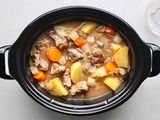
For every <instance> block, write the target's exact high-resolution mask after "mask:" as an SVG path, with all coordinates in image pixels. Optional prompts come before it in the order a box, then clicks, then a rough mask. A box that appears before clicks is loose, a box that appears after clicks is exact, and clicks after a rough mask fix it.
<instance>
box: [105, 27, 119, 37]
mask: <svg viewBox="0 0 160 120" xmlns="http://www.w3.org/2000/svg"><path fill="white" fill-rule="evenodd" d="M104 32H105V33H107V34H109V35H112V36H114V35H116V32H115V31H114V29H113V28H111V27H110V26H106V28H105V30H104Z"/></svg>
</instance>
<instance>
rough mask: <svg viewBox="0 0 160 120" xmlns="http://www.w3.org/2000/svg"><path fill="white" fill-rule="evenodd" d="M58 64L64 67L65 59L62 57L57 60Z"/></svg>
mask: <svg viewBox="0 0 160 120" xmlns="http://www.w3.org/2000/svg"><path fill="white" fill-rule="evenodd" d="M58 63H59V64H61V65H65V64H66V59H65V57H64V56H62V57H61V58H60V59H59V61H58Z"/></svg>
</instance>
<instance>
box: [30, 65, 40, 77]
mask: <svg viewBox="0 0 160 120" xmlns="http://www.w3.org/2000/svg"><path fill="white" fill-rule="evenodd" d="M30 71H31V73H32V74H33V75H36V74H37V73H38V72H39V70H38V68H37V67H36V66H35V65H31V66H30Z"/></svg>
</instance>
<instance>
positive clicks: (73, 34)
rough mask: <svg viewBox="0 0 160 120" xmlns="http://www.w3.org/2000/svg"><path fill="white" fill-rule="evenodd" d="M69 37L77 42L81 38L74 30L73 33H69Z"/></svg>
mask: <svg viewBox="0 0 160 120" xmlns="http://www.w3.org/2000/svg"><path fill="white" fill-rule="evenodd" d="M69 37H70V38H71V39H72V40H73V41H75V40H76V39H77V38H79V35H78V33H77V32H76V31H75V30H73V31H72V32H70V33H69Z"/></svg>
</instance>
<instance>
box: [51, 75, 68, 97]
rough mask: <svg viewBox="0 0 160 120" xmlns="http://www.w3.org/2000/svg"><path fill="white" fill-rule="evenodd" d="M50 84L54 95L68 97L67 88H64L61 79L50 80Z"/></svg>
mask: <svg viewBox="0 0 160 120" xmlns="http://www.w3.org/2000/svg"><path fill="white" fill-rule="evenodd" d="M49 84H51V85H52V86H53V87H52V89H51V91H53V93H54V94H55V95H57V96H66V95H68V91H67V90H66V88H65V87H64V86H63V84H62V81H61V80H60V78H58V77H57V78H54V79H52V80H50V82H49Z"/></svg>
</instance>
